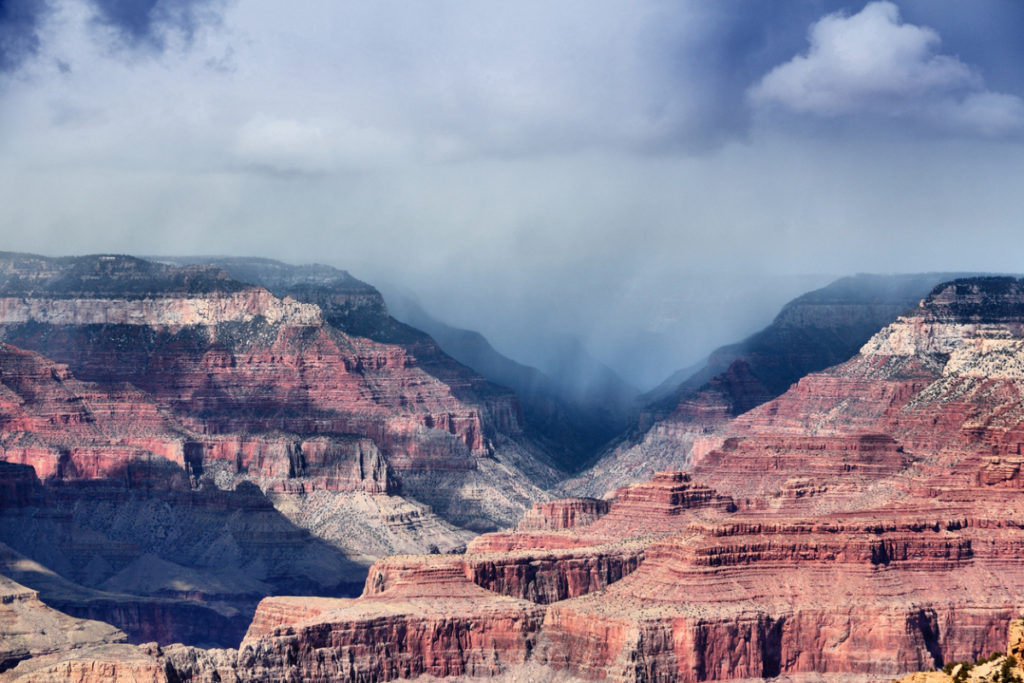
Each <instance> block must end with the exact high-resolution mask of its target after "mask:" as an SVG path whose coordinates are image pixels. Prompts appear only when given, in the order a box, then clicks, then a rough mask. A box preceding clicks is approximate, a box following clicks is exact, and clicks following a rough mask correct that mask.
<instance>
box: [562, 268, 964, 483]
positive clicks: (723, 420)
mask: <svg viewBox="0 0 1024 683" xmlns="http://www.w3.org/2000/svg"><path fill="white" fill-rule="evenodd" d="M945 279H952V276H948V275H947V276H943V275H942V274H937V273H931V274H923V275H901V276H875V275H858V276H855V277H849V278H843V279H841V280H837V281H836V282H834V283H832V284H830V285H828V286H826V287H823V288H821V289H819V290H815V291H813V292H809V293H807V294H805V295H803V296H800V297H798V298H796V299H794V300H793V301H791V302H790V303H789V304H787V305H786V306H785V307H784V308H783V309H782V311H781V312H780V313H779V314H778V316H776V318H775V320H774V321H773V322H772V324H771V325H769V326H768V327H767V328H765V329H764V330H761V331H760V332H758V333H756V334H754V335H752V336H751V337H749V338H748V339H745V340H743V341H742V342H740V343H738V344H733V345H730V346H724V347H722V348H720V349H718V350H716V351H715V352H713V353H712V354H711V355H710V356H709V357H708V359H707V362H706V363H705V364H704V366H703V367H702V368H701V369H699V370H697V372H695V373H692V374H690V375H689V376H688V377H687V376H681V377H676V378H674V379H672V378H670V381H669V384H667V385H666V386H663V387H659V388H658V389H656V390H654V391H653V392H651V393H650V394H649V395H648V397H647V407H646V408H645V410H644V412H643V414H642V415H641V417H640V419H639V421H638V423H637V425H636V426H635V427H634V429H633V430H631V431H630V432H629V433H628V434H626V435H624V436H623V438H622V439H621V440H620V441H619V442H617V443H613V444H611V445H610V446H609V447H608V448H606V450H605V452H603V453H602V454H600V455H599V457H598V460H597V462H596V463H594V464H593V466H592V467H590V468H589V469H587V470H585V471H584V473H583V474H582V475H580V476H578V477H574V478H571V479H568V480H566V481H565V482H563V483H562V484H561V485H560V487H559V488H560V490H561V491H562V492H564V493H568V494H572V495H589V496H599V497H600V496H604V495H611V493H612V491H614V489H615V488H617V487H619V486H622V485H623V484H627V483H630V482H635V481H641V480H643V479H646V478H648V477H650V476H653V474H654V473H655V472H656V471H658V470H668V469H687V468H689V467H690V466H691V465H692V461H693V456H694V455H696V453H693V452H692V449H693V447H694V444H695V443H699V442H700V441H701V440H702V439H704V438H705V437H707V436H708V435H709V434H713V433H716V432H718V431H719V430H721V429H722V428H723V427H724V426H726V425H727V424H728V423H729V422H730V420H732V419H733V418H734V417H736V416H738V415H740V414H742V413H744V412H746V411H748V410H750V409H752V408H754V407H756V406H758V405H761V404H762V403H765V402H766V401H769V400H771V399H773V398H775V397H777V396H779V395H780V394H782V393H783V392H785V391H787V390H788V389H789V388H790V386H791V385H792V384H793V383H795V382H797V381H798V380H799V379H800V378H801V377H803V376H805V375H807V374H808V373H811V372H817V371H820V370H823V369H825V368H827V367H829V366H831V365H835V364H837V363H841V362H844V361H846V360H848V359H849V358H851V357H852V356H854V355H856V353H857V350H858V349H859V348H860V347H861V346H862V345H863V344H864V343H865V342H866V341H867V340H868V339H869V338H870V337H871V336H872V335H873V334H875V333H876V332H877V331H878V329H879V328H881V327H883V326H884V325H887V324H888V323H890V322H892V321H893V320H895V319H896V317H897V316H898V315H900V314H901V313H903V312H905V311H907V310H909V309H911V308H913V307H914V306H915V305H916V304H917V303H918V302H919V301H920V300H921V299H922V298H923V297H924V296H926V295H927V294H928V292H929V290H930V289H931V288H932V287H934V286H935V285H937V284H938V283H940V282H942V281H943V280H945Z"/></svg>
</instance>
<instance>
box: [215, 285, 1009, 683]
mask: <svg viewBox="0 0 1024 683" xmlns="http://www.w3.org/2000/svg"><path fill="white" fill-rule="evenodd" d="M1022 321H1024V281H1022V282H1017V281H1013V280H1007V279H972V280H964V281H958V282H954V283H951V284H947V285H943V286H941V287H938V288H937V289H936V290H935V291H934V292H933V293H932V294H931V295H930V296H929V297H928V298H926V300H925V301H924V302H922V304H921V305H920V307H919V308H917V309H916V310H915V311H913V312H911V313H909V314H908V315H906V316H903V317H901V318H899V319H898V320H897V321H896V322H895V323H893V324H892V325H890V326H888V327H887V328H885V329H884V330H882V331H881V332H879V333H878V334H877V335H875V337H873V338H872V339H871V340H870V341H869V342H868V343H867V344H865V345H864V347H863V348H862V349H861V351H860V353H859V354H858V355H857V356H856V357H855V358H854V359H852V360H850V361H848V362H846V363H844V364H842V365H840V366H837V367H835V368H833V369H831V370H828V371H826V372H822V373H817V374H812V375H810V376H809V377H807V378H805V379H804V380H802V381H801V382H800V383H799V384H798V385H797V386H796V387H794V388H793V389H791V390H790V391H789V392H787V393H786V394H784V395H782V396H781V397H779V398H777V399H775V400H773V401H770V402H768V403H765V404H763V405H762V406H760V407H758V408H756V409H754V410H753V411H751V412H749V413H747V414H745V415H743V416H741V417H740V418H738V419H737V420H735V421H733V422H732V423H730V425H729V426H728V427H727V428H726V429H725V430H724V431H723V432H722V433H721V434H719V435H715V436H713V437H712V438H710V439H708V441H707V442H702V443H700V444H698V448H697V449H696V453H697V454H698V455H697V456H696V457H695V460H696V463H695V466H694V468H693V471H692V472H690V473H688V474H687V473H681V472H665V473H661V474H659V475H657V476H656V477H655V478H654V479H652V480H651V481H649V482H646V483H641V484H635V485H631V486H629V487H626V488H624V489H622V490H620V491H618V492H617V493H616V495H615V496H614V499H613V501H612V502H611V504H610V506H609V507H608V509H607V511H606V512H604V511H603V510H601V509H600V508H599V507H598V506H597V505H595V504H593V503H590V502H588V501H580V500H574V501H566V502H564V503H560V504H552V505H542V506H538V507H537V508H535V509H534V511H533V512H531V514H530V515H529V516H528V517H527V519H526V520H525V521H524V524H523V525H522V527H521V528H519V529H517V530H514V531H507V532H500V533H492V534H485V535H483V536H481V537H480V538H478V539H476V540H474V541H473V542H472V543H470V544H469V546H468V548H467V552H466V553H465V554H464V555H461V556H426V557H424V556H421V557H398V558H389V559H386V560H382V561H380V562H378V563H377V564H376V565H375V566H374V567H373V568H372V569H371V571H370V574H369V577H368V578H367V583H366V587H365V588H364V592H363V595H362V597H360V598H358V599H355V600H325V601H315V602H310V601H308V600H306V601H303V600H297V599H289V598H267V599H265V600H264V601H263V602H262V603H261V605H260V607H259V609H258V611H257V617H256V619H255V620H254V623H253V626H252V627H251V628H250V630H249V632H248V633H247V635H246V638H245V640H244V641H243V644H242V646H241V648H240V650H239V651H238V654H237V659H236V664H235V666H236V668H235V670H236V671H237V672H239V675H240V676H242V677H243V679H244V676H247V675H252V673H251V672H253V671H257V672H258V674H256V675H258V676H263V677H265V678H273V677H287V676H291V677H293V678H295V679H301V678H303V677H307V678H309V677H312V678H315V677H324V678H328V679H330V678H332V677H333V678H335V679H336V680H345V679H346V677H360V676H363V677H365V678H367V679H369V680H385V679H391V678H400V677H411V676H414V675H416V674H418V673H420V672H426V673H432V674H434V675H456V674H464V673H473V672H476V673H480V674H488V675H489V674H490V673H493V672H499V671H504V672H505V673H506V675H510V672H512V671H515V670H517V667H521V666H523V665H525V663H528V662H526V660H528V661H529V662H533V663H535V664H536V665H538V666H540V667H542V670H543V671H548V672H556V673H563V674H565V675H567V676H570V677H578V678H582V679H610V680H655V681H697V680H708V679H730V678H757V677H773V676H782V675H785V676H797V677H798V676H800V675H804V674H807V675H811V674H821V673H828V674H833V675H837V676H838V675H856V676H858V677H864V678H877V677H890V678H891V677H893V676H897V675H899V674H902V673H905V672H908V671H914V670H920V669H928V668H941V667H943V666H944V665H946V664H947V663H950V662H957V661H961V660H970V661H975V660H977V659H978V657H980V656H981V655H983V654H984V655H987V654H988V653H991V652H993V651H996V650H999V649H1000V648H1001V647H1002V646H1003V644H1004V643H1005V642H1006V639H1007V632H1008V628H1009V625H1010V623H1011V621H1012V620H1013V619H1016V618H1017V617H1018V615H1019V612H1020V605H1021V604H1022V603H1024V573H1022V572H1021V571H1020V569H1019V566H1018V565H1019V557H1020V548H1021V547H1022V543H1024V536H1022V535H1021V529H1024V502H1022V500H1021V497H1020V491H1019V488H1020V481H1019V480H1020V478H1021V475H1020V463H1019V462H1017V461H1018V460H1019V450H1020V448H1021V447H1020V443H1024V439H1022V438H1021V435H1022V433H1024V432H1022V428H1021V424H1022V423H1024V415H1022V414H1021V412H1020V410H1021V409H1020V402H1019V400H1018V397H1019V395H1020V390H1021V389H1024V386H1022V384H1021V383H1022V382H1024V372H1022V371H1021V370H1020V368H1021V367H1024V361H1022V360H1021V358H1022V357H1024V322H1022ZM570 511H572V512H570ZM599 513H603V514H599ZM577 514H579V518H578V519H577V518H576V515H577ZM428 642H429V644H428ZM370 643H373V646H372V647H371V646H370ZM384 653H387V655H386V656H385V654H384Z"/></svg>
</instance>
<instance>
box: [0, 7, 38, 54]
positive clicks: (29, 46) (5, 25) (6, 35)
mask: <svg viewBox="0 0 1024 683" xmlns="http://www.w3.org/2000/svg"><path fill="white" fill-rule="evenodd" d="M48 11H49V5H48V4H47V2H46V0H0V71H13V70H14V69H16V68H18V67H19V66H20V65H21V63H22V62H23V61H25V60H26V59H27V58H29V57H31V56H32V55H34V54H36V53H37V52H38V51H39V44H40V38H39V26H40V24H41V23H42V20H43V18H44V17H45V15H46V14H47V13H48Z"/></svg>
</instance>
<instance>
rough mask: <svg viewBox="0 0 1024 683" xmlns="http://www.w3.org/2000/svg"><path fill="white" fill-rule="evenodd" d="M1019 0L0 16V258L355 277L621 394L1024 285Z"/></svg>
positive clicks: (662, 1) (67, 10) (99, 10)
mask: <svg viewBox="0 0 1024 683" xmlns="http://www.w3.org/2000/svg"><path fill="white" fill-rule="evenodd" d="M1022 35H1024V2H1018V1H1015V0H975V1H972V2H962V1H960V0H903V1H900V2H869V3H864V2H856V3H850V2H834V1H829V0H779V1H778V2H764V1H763V0H717V1H715V2H710V1H707V0H628V1H627V0H621V1H611V0H564V1H563V2H557V3H552V2H540V1H534V0H517V2H513V3H510V2H491V1H489V0H464V1H454V0H437V1H435V2H431V3H410V2H399V1H397V0H374V1H373V2H370V1H365V2H348V1H344V0H305V1H304V2H301V3H280V2H270V1H269V0H246V1H245V2H241V1H237V0H0V236H2V238H3V239H2V243H0V249H5V250H16V251H32V252H38V253H44V254H54V255H58V254H80V253H98V252H118V253H133V254H153V255H164V254H166V255H172V254H219V255H221V254H228V255H259V256H268V257H275V258H280V259H283V260H287V261H291V262H297V263H299V262H313V261H315V262H321V263H328V264H331V265H335V266H339V267H342V268H346V269H348V270H349V271H350V272H352V273H353V274H354V275H356V276H357V277H360V278H362V279H365V280H367V281H369V282H371V283H374V284H377V285H379V286H381V288H382V289H384V290H385V291H400V292H405V293H412V294H413V295H414V296H416V297H417V298H418V299H419V300H420V301H421V303H422V304H423V306H424V307H425V308H426V309H427V310H428V311H429V312H431V313H433V314H434V315H435V316H437V317H439V318H441V319H443V320H445V321H446V322H449V323H451V324H456V325H461V326H464V327H468V328H471V329H476V330H480V331H481V332H483V333H484V334H485V335H487V336H488V337H489V338H490V339H491V340H492V342H494V344H495V345H496V346H497V347H498V348H499V349H500V350H502V351H505V352H506V353H509V354H510V355H512V356H514V357H516V358H517V359H519V360H523V361H525V362H536V363H541V362H542V356H543V354H544V351H545V349H546V348H548V347H550V345H551V344H553V343H555V341H556V340H565V339H569V338H576V339H578V340H579V341H580V342H581V343H582V344H583V345H584V347H585V348H586V349H587V350H588V351H589V352H590V353H591V354H593V355H594V356H596V357H597V358H599V359H600V360H602V361H604V362H606V363H608V364H609V365H611V366H612V367H613V368H615V369H616V370H617V371H619V372H620V373H621V374H622V375H623V376H624V377H626V379H627V380H629V381H630V382H632V383H634V384H635V385H636V386H638V387H640V388H649V387H650V386H653V385H654V384H656V383H658V381H660V380H661V379H663V378H664V377H665V376H667V375H668V374H669V373H671V372H672V371H673V370H675V369H678V368H680V367H683V366H686V365H689V364H691V363H693V362H695V361H696V360H698V359H699V358H700V357H701V355H702V354H705V353H707V352H708V351H709V350H711V349H712V348H714V347H715V346H717V345H719V344H722V343H726V342H729V341H734V340H736V339H738V338H739V337H741V336H743V335H744V334H747V333H749V332H751V331H753V330H754V329H756V328H757V327H759V326H761V325H764V324H766V323H767V322H768V321H770V320H771V318H772V316H773V315H774V313H775V312H776V311H777V309H778V307H779V306H780V305H781V303H783V302H784V301H785V300H787V299H788V298H791V297H792V296H795V295H796V294H799V293H800V292H802V291H804V290H805V289H808V288H810V287H814V286H818V285H820V284H823V283H825V282H827V281H828V280H829V279H831V278H833V277H837V276H840V275H845V274H850V273H856V272H882V273H885V272H915V271H934V270H984V271H1011V272H1016V271H1020V270H1022V269H1021V267H1020V265H1019V263H1020V256H1019V255H1020V254H1021V253H1022V250H1021V247H1022V246H1024V244H1022V243H1024V230H1022V228H1024V202H1022V201H1020V199H1019V196H1020V194H1021V191H1020V185H1021V179H1022V178H1024V154H1022V152H1024V146H1022V142H1024V69H1022V68H1021V67H1022V66H1024V40H1021V38H1020V36H1022Z"/></svg>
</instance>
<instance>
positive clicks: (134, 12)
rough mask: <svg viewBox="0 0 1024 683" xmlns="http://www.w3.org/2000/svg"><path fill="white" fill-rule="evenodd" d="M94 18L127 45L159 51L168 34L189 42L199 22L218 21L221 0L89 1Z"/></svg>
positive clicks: (163, 45) (199, 24)
mask: <svg viewBox="0 0 1024 683" xmlns="http://www.w3.org/2000/svg"><path fill="white" fill-rule="evenodd" d="M89 1H90V3H91V4H92V6H93V7H94V9H95V12H96V21H97V22H98V23H100V24H102V25H104V26H107V27H109V28H111V29H113V30H114V32H115V34H116V35H117V37H118V38H119V39H120V40H121V41H123V42H124V43H126V44H127V45H128V46H130V47H149V48H154V49H157V50H162V49H163V48H164V47H165V45H166V42H167V38H168V35H169V34H170V33H177V34H179V35H180V36H182V37H183V38H184V39H185V40H186V41H190V40H191V39H192V37H193V36H194V34H195V32H196V30H197V29H198V28H199V27H200V26H201V25H203V24H207V23H211V22H216V21H218V20H219V12H220V10H221V9H222V7H223V2H222V1H221V0H89Z"/></svg>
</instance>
